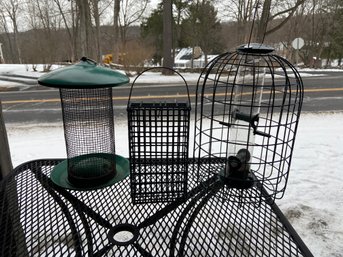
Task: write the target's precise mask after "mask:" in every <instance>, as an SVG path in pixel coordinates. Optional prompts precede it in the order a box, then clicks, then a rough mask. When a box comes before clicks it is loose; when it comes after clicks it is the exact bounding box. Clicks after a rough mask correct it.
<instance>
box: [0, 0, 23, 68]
mask: <svg viewBox="0 0 343 257" xmlns="http://www.w3.org/2000/svg"><path fill="white" fill-rule="evenodd" d="M20 4H21V3H20V1H19V0H2V4H1V10H0V11H1V12H2V13H3V17H5V16H7V17H9V19H10V20H11V22H12V27H13V41H14V46H15V49H16V52H17V56H16V59H15V60H14V61H15V62H19V63H22V58H21V50H20V44H19V38H18V35H19V28H18V16H19V13H20V12H21V9H20ZM5 22H6V21H5Z"/></svg>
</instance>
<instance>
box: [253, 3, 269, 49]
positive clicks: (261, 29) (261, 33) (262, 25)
mask: <svg viewBox="0 0 343 257" xmlns="http://www.w3.org/2000/svg"><path fill="white" fill-rule="evenodd" d="M271 4H272V0H265V1H264V3H263V9H262V15H261V19H260V21H259V22H258V27H257V34H256V42H257V43H263V41H264V37H265V35H266V31H267V26H268V20H269V13H270V7H271Z"/></svg>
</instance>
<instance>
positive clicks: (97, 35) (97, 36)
mask: <svg viewBox="0 0 343 257" xmlns="http://www.w3.org/2000/svg"><path fill="white" fill-rule="evenodd" d="M92 1H93V15H94V21H95V42H96V51H95V52H96V60H97V61H98V62H101V46H100V17H99V16H100V14H99V6H98V5H99V0H92Z"/></svg>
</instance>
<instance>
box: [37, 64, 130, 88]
mask: <svg viewBox="0 0 343 257" xmlns="http://www.w3.org/2000/svg"><path fill="white" fill-rule="evenodd" d="M128 82H129V78H128V77H127V76H126V75H125V74H122V73H120V72H118V71H114V70H112V69H109V68H105V67H101V66H99V65H97V64H96V62H95V61H93V60H91V59H88V58H86V57H82V58H81V60H80V62H79V63H77V64H74V65H71V66H69V67H65V68H61V69H57V70H54V71H51V72H49V73H48V74H45V75H43V76H41V77H40V78H39V79H38V83H39V84H40V85H43V86H47V87H56V88H74V89H77V88H85V89H86V88H104V87H116V86H120V85H123V84H126V83H128Z"/></svg>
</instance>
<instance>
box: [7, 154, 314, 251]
mask: <svg viewBox="0 0 343 257" xmlns="http://www.w3.org/2000/svg"><path fill="white" fill-rule="evenodd" d="M60 161H61V160H37V161H32V162H29V163H26V164H23V165H21V166H19V167H17V168H16V169H15V173H14V174H13V175H12V176H9V177H7V178H6V179H5V180H4V181H2V183H1V184H0V217H1V223H0V255H1V256H135V257H136V256H137V257H138V256H151V257H153V256H235V257H236V256H312V255H311V253H310V252H309V250H308V249H307V247H306V246H305V245H304V243H303V242H302V240H301V239H300V238H299V236H298V235H297V233H296V232H295V231H294V229H293V228H292V226H291V225H290V224H289V223H288V221H287V219H286V218H285V217H284V216H283V214H282V213H281V211H280V210H279V209H278V207H277V206H276V204H275V203H272V202H269V201H268V199H264V201H263V202H261V204H260V205H259V206H256V205H246V204H239V203H238V202H235V201H232V202H230V201H227V200H225V201H224V200H223V199H222V198H220V197H217V194H220V192H221V190H223V189H222V188H221V187H220V186H217V185H216V184H215V182H213V181H207V183H209V184H211V183H212V188H213V190H209V191H207V190H203V189H204V188H205V187H204V186H203V185H198V184H197V183H196V182H195V180H194V176H192V169H191V168H192V165H190V176H189V181H188V193H187V199H186V201H175V202H172V203H149V204H144V205H143V204H138V205H133V204H132V201H131V198H130V185H129V178H127V179H125V180H124V181H122V182H120V183H118V184H116V185H114V186H111V187H107V188H104V189H99V190H93V191H72V190H65V189H61V188H59V187H57V186H55V185H54V184H53V183H52V182H51V180H50V179H49V175H50V172H51V170H52V168H53V167H54V166H55V165H56V164H57V163H59V162H60ZM255 190H258V189H257V188H256V189H255ZM251 193H252V194H254V192H253V190H252V192H251ZM256 193H257V192H256ZM114 235H115V236H114Z"/></svg>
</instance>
